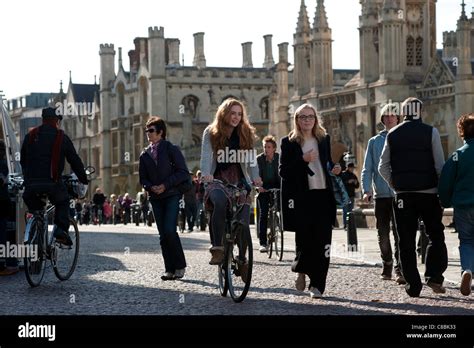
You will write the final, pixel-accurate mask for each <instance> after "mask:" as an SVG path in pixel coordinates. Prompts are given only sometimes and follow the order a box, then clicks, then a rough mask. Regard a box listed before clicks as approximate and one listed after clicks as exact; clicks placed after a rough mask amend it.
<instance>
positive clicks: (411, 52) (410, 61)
mask: <svg viewBox="0 0 474 348" xmlns="http://www.w3.org/2000/svg"><path fill="white" fill-rule="evenodd" d="M414 58H415V40H414V39H413V37H412V36H409V37H408V38H407V65H408V66H413V65H415V59H414Z"/></svg>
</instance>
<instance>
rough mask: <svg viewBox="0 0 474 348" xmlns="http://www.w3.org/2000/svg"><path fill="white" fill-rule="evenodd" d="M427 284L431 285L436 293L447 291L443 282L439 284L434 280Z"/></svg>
mask: <svg viewBox="0 0 474 348" xmlns="http://www.w3.org/2000/svg"><path fill="white" fill-rule="evenodd" d="M426 285H427V286H429V287H430V288H431V289H432V290H433V292H434V293H435V294H444V293H446V288H445V287H444V286H443V284H438V283H434V282H431V281H429V282H427V283H426Z"/></svg>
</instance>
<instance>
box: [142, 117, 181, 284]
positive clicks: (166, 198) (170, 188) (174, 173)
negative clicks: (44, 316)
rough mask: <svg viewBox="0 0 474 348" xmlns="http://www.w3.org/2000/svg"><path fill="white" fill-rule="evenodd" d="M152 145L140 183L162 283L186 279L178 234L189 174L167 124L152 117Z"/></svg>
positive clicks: (148, 126) (149, 126)
mask: <svg viewBox="0 0 474 348" xmlns="http://www.w3.org/2000/svg"><path fill="white" fill-rule="evenodd" d="M145 132H146V135H147V138H148V141H149V142H150V145H149V146H148V147H147V148H146V149H145V150H144V151H143V152H142V153H141V155H140V167H139V174H140V184H141V185H142V186H143V188H144V189H145V190H146V191H147V192H148V193H149V197H150V203H151V206H152V208H153V215H154V216H155V221H156V226H157V228H158V232H159V234H160V245H161V250H162V254H163V259H164V262H165V273H164V274H163V275H162V276H161V279H162V280H174V279H177V278H178V279H180V278H183V276H184V272H185V268H186V259H185V257H184V252H183V247H182V246H181V240H180V238H179V236H178V234H177V233H176V220H177V218H178V210H179V199H180V198H181V195H182V193H181V192H180V191H182V190H183V189H186V186H187V184H188V180H189V171H188V168H187V166H186V162H185V160H184V157H183V154H182V153H181V151H180V150H179V148H178V147H177V146H175V145H173V144H172V143H170V142H169V141H167V140H166V124H165V122H164V121H163V120H162V119H160V118H159V117H156V116H153V117H151V118H150V119H149V120H148V121H147V123H146V127H145Z"/></svg>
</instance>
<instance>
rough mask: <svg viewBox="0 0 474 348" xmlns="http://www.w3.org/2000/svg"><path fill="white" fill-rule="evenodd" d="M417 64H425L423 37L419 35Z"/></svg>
mask: <svg viewBox="0 0 474 348" xmlns="http://www.w3.org/2000/svg"><path fill="white" fill-rule="evenodd" d="M415 54H416V66H422V65H423V38H422V37H420V36H418V37H417V38H416V50H415Z"/></svg>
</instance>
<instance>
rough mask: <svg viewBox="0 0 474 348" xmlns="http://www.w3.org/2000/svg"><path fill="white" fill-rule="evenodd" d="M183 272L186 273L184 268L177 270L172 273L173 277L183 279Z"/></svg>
mask: <svg viewBox="0 0 474 348" xmlns="http://www.w3.org/2000/svg"><path fill="white" fill-rule="evenodd" d="M185 271H186V268H181V269H177V270H176V271H174V277H175V278H176V279H181V278H183V277H184V273H185Z"/></svg>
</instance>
